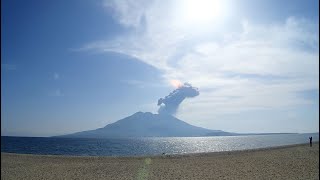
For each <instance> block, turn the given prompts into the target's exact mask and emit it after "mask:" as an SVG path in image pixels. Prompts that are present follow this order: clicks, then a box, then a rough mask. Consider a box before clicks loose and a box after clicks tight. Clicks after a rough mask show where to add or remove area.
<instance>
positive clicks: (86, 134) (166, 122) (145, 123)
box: [56, 112, 235, 138]
mask: <svg viewBox="0 0 320 180" xmlns="http://www.w3.org/2000/svg"><path fill="white" fill-rule="evenodd" d="M208 135H210V136H228V135H235V133H229V132H224V131H221V130H210V129H205V128H201V127H197V126H193V125H190V124H188V123H186V122H184V121H181V120H179V119H177V118H175V117H174V116H172V115H167V114H152V113H150V112H146V113H143V112H137V113H135V114H133V115H131V116H129V117H126V118H124V119H121V120H118V121H117V122H115V123H112V124H108V125H107V126H105V127H103V128H99V129H95V130H89V131H82V132H77V133H73V134H67V135H62V136H56V137H77V138H110V137H195V136H208Z"/></svg>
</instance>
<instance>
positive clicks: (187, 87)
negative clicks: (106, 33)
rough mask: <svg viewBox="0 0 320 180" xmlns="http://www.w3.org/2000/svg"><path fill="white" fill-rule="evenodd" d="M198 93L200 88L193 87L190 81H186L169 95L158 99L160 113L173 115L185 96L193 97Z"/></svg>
mask: <svg viewBox="0 0 320 180" xmlns="http://www.w3.org/2000/svg"><path fill="white" fill-rule="evenodd" d="M198 95H199V90H198V88H195V87H192V85H191V84H189V83H184V84H183V85H182V86H180V87H179V88H178V89H176V90H174V91H173V92H171V93H170V94H169V95H168V96H166V97H164V98H160V99H159V100H158V106H160V108H159V110H158V113H159V114H170V115H173V114H175V113H176V112H177V109H178V107H179V105H180V104H181V102H182V101H183V100H184V99H185V98H191V97H195V96H198ZM162 104H163V105H162Z"/></svg>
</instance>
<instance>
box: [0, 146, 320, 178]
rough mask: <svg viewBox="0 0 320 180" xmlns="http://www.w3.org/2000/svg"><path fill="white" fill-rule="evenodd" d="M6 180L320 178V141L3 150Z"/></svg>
mask: <svg viewBox="0 0 320 180" xmlns="http://www.w3.org/2000/svg"><path fill="white" fill-rule="evenodd" d="M1 179H3V180H4V179H5V180H10V179H319V144H318V143H315V144H314V145H313V147H309V144H303V145H292V146H285V147H278V148H268V149H260V150H246V151H233V152H222V153H202V154H188V155H176V156H148V157H147V156H146V157H73V156H49V155H24V154H11V153H1Z"/></svg>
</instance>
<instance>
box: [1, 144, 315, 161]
mask: <svg viewBox="0 0 320 180" xmlns="http://www.w3.org/2000/svg"><path fill="white" fill-rule="evenodd" d="M316 144H319V141H316V142H313V145H316ZM299 146H309V143H300V144H290V145H281V146H271V147H263V148H255V149H243V150H232V151H217V152H198V153H182V154H164V155H162V154H157V155H136V156H135V155H128V156H82V155H55V154H22V153H10V152H1V154H8V155H23V156H43V157H45V156H48V157H61V158H65V157H71V158H86V157H89V158H90V157H92V158H93V157H101V158H148V157H150V158H151V157H152V158H158V157H162V158H163V157H190V156H208V155H210V156H214V155H225V154H226V155H230V154H237V153H250V152H256V151H268V150H276V149H285V148H291V147H299Z"/></svg>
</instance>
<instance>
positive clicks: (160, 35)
mask: <svg viewBox="0 0 320 180" xmlns="http://www.w3.org/2000/svg"><path fill="white" fill-rule="evenodd" d="M108 2H110V3H108V5H107V7H108V8H109V9H112V13H113V15H114V18H115V19H116V20H118V22H119V23H120V24H123V25H124V26H132V27H135V28H139V26H141V24H140V19H141V18H142V17H144V18H145V21H146V23H145V26H146V27H145V31H144V33H135V32H133V33H130V34H125V35H123V36H121V37H116V38H114V39H111V40H100V41H97V42H91V43H88V44H86V45H85V46H83V47H82V48H81V49H82V50H88V51H92V50H93V51H100V52H117V53H122V54H126V55H129V56H132V57H134V58H137V59H138V60H140V61H142V62H144V63H146V64H149V65H152V66H154V67H156V68H157V69H159V70H161V71H162V72H163V78H164V79H165V80H166V81H167V82H170V80H172V79H179V80H180V81H183V82H191V83H192V84H194V85H195V86H197V87H199V88H201V89H203V90H204V93H202V95H201V97H198V98H195V99H191V100H190V101H189V102H192V103H185V104H183V105H182V107H181V110H180V111H179V112H180V113H181V114H184V115H186V116H188V115H191V114H193V115H194V114H201V113H202V112H203V113H209V114H208V116H209V115H214V114H216V113H226V112H230V111H232V112H238V111H247V110H251V109H256V108H262V109H264V108H267V109H272V108H284V107H291V106H297V105H305V104H312V103H314V102H313V101H311V100H307V99H304V98H302V97H298V96H296V93H297V92H300V91H303V90H316V91H319V83H318V82H319V78H318V77H319V61H318V59H319V51H318V48H319V27H318V25H319V24H318V22H313V21H310V20H308V19H301V18H295V17H288V18H287V19H286V20H285V21H283V22H277V23H274V24H254V23H250V22H249V20H243V22H242V25H241V26H240V27H238V29H237V31H229V32H227V31H223V32H215V33H212V34H213V35H210V36H207V37H205V38H204V37H202V38H199V36H201V35H200V34H197V33H196V32H195V33H189V32H188V30H187V29H181V28H179V27H178V26H177V25H175V24H174V21H173V20H172V18H170V13H167V14H163V10H164V9H168V8H169V6H170V2H167V1H165V2H163V1H161V2H163V3H160V2H159V1H152V2H150V3H149V4H148V6H146V7H144V6H140V5H139V3H138V4H135V3H133V2H131V1H121V3H120V2H118V1H108ZM115 2H118V3H115ZM133 4H134V5H133ZM127 10H130V11H127ZM132 15H133V16H132ZM217 37H219V38H217ZM230 73H231V74H237V75H238V76H230V75H229V74H230ZM247 74H250V75H251V76H256V77H272V79H269V80H268V79H263V80H262V79H261V78H250V77H248V76H246V75H247ZM277 77H286V78H277ZM266 82H267V83H266ZM227 97H237V98H235V99H233V98H227ZM219 98H220V99H219ZM221 98H222V99H223V98H224V99H223V100H221ZM191 104H192V108H191ZM212 109H215V111H212ZM195 112H196V113H195Z"/></svg>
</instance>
